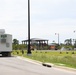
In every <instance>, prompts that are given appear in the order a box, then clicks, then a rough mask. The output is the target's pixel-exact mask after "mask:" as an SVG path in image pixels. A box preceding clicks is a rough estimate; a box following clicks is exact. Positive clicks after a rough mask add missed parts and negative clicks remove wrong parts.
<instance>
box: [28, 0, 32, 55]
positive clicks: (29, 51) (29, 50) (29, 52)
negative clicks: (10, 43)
mask: <svg viewBox="0 0 76 75" xmlns="http://www.w3.org/2000/svg"><path fill="white" fill-rule="evenodd" d="M30 54H31V49H30V0H28V50H27V55H30Z"/></svg>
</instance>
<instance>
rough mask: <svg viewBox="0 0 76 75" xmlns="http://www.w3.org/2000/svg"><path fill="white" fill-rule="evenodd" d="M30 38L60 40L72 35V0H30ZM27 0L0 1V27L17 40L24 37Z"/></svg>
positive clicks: (75, 4) (75, 8)
mask: <svg viewBox="0 0 76 75" xmlns="http://www.w3.org/2000/svg"><path fill="white" fill-rule="evenodd" d="M30 1H31V38H43V39H48V40H49V42H52V41H53V40H54V41H55V42H58V35H55V33H59V36H60V37H59V38H60V39H59V41H60V43H62V42H64V40H65V39H69V38H73V39H75V38H76V33H74V32H73V31H74V30H76V0H30ZM27 4H28V0H0V29H5V31H6V33H9V34H12V35H13V39H14V38H16V39H18V40H19V41H20V42H21V41H22V40H25V39H27V37H28V5H27Z"/></svg>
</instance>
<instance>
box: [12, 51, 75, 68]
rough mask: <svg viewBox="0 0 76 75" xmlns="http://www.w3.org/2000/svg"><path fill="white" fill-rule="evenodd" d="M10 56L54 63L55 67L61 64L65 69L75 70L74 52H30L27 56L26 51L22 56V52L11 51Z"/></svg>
mask: <svg viewBox="0 0 76 75" xmlns="http://www.w3.org/2000/svg"><path fill="white" fill-rule="evenodd" d="M12 54H14V55H19V56H24V57H27V58H30V59H34V60H38V61H41V62H49V63H54V64H57V65H61V64H63V65H64V66H67V67H72V68H76V51H74V52H73V51H68V52H66V51H63V52H60V51H45V50H44V51H41V50H39V51H32V56H27V52H26V50H25V51H24V54H22V51H20V50H17V51H13V52H12Z"/></svg>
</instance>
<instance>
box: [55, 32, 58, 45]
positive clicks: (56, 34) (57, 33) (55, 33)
mask: <svg viewBox="0 0 76 75" xmlns="http://www.w3.org/2000/svg"><path fill="white" fill-rule="evenodd" d="M55 35H58V45H59V33H55Z"/></svg>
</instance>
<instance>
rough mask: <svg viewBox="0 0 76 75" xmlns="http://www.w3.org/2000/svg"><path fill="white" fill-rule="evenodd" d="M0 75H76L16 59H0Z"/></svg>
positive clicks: (75, 73) (71, 72) (75, 74)
mask: <svg viewBox="0 0 76 75" xmlns="http://www.w3.org/2000/svg"><path fill="white" fill-rule="evenodd" d="M0 75H76V72H73V71H67V70H62V69H59V68H55V67H52V68H48V67H44V66H42V65H41V64H39V63H34V62H30V61H27V60H24V59H19V58H17V57H0Z"/></svg>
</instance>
